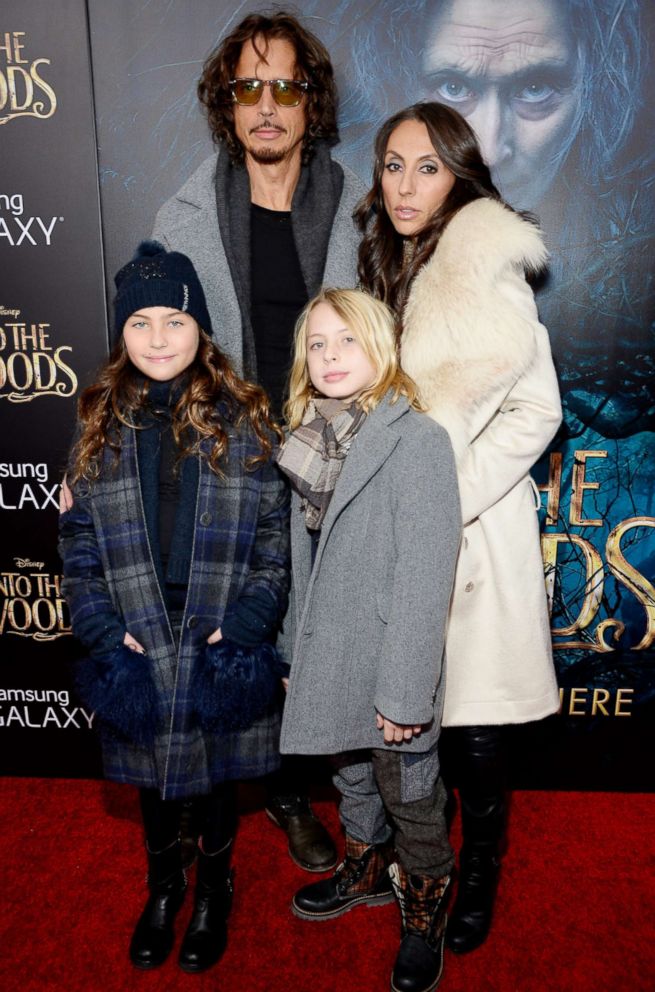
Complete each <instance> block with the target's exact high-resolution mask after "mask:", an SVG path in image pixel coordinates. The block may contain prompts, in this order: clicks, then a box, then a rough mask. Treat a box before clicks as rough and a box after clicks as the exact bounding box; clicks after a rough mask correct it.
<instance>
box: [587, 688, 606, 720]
mask: <svg viewBox="0 0 655 992" xmlns="http://www.w3.org/2000/svg"><path fill="white" fill-rule="evenodd" d="M609 698H610V693H609V689H594V694H593V696H592V701H591V715H592V716H596V713H597V712H598V711H599V710H600V712H601V713H602V714H603V716H609V713H608V712H607V710H606V709H605V705H604V704H605V703H606V702H607V700H608V699H609Z"/></svg>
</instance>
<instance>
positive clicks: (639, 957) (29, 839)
mask: <svg viewBox="0 0 655 992" xmlns="http://www.w3.org/2000/svg"><path fill="white" fill-rule="evenodd" d="M249 802H250V803H251V804H252V795H251V794H246V795H245V796H244V804H245V805H244V808H245V812H244V815H243V817H242V820H241V827H240V833H239V836H238V839H237V845H236V853H235V866H236V893H235V907H234V912H233V915H232V918H231V931H230V934H231V939H230V944H229V947H228V950H227V953H226V955H225V957H224V959H223V961H222V962H221V963H220V964H219V965H218V966H217V967H216V968H214V969H212V970H211V971H209V972H206V973H205V974H203V975H199V976H193V975H186V974H184V973H183V972H182V971H180V970H179V969H178V967H177V964H176V962H175V958H174V956H172V957H171V959H170V960H169V961H168V962H167V963H166V964H165V965H164V966H163V967H162V968H160V969H158V970H156V971H154V972H138V971H136V970H134V969H133V968H132V967H131V965H130V963H129V961H128V958H127V946H128V942H129V938H130V933H131V928H132V926H133V924H134V922H135V920H136V917H137V916H138V913H139V911H140V908H141V905H142V903H143V901H144V899H145V891H146V890H145V885H144V872H145V867H144V861H143V857H142V852H141V834H140V827H139V822H138V812H137V803H136V792H135V790H132V789H130V788H127V787H123V786H115V785H110V784H105V783H100V782H93V781H79V782H78V781H61V780H45V779H44V780H41V779H39V780H35V779H3V780H2V794H1V798H0V817H1V823H2V835H1V838H0V845H1V847H2V864H3V865H4V872H3V876H4V877H3V882H2V891H3V894H2V902H3V910H2V920H1V932H0V946H1V947H2V961H1V963H0V989H2V990H3V992H14V990H20V992H36V990H39V992H42V990H48V992H81V990H84V992H89V990H90V992H98V990H101V992H122V990H139V992H140V990H143V992H149V990H157V992H166V990H169V989H175V990H180V992H187V990H189V992H209V990H211V992H221V990H222V992H351V990H352V992H355V990H356V992H381V990H387V989H388V988H389V973H390V969H391V966H392V964H393V960H394V956H395V951H396V947H397V940H398V926H399V923H398V913H397V909H396V907H395V905H392V906H385V907H381V908H376V909H368V908H360V909H358V910H355V911H353V912H351V913H349V914H347V915H345V916H343V917H342V918H341V919H339V920H336V921H334V922H332V923H320V924H312V923H305V922H303V921H300V920H297V919H295V918H294V917H293V916H292V915H291V913H290V912H289V910H288V905H289V900H290V898H291V895H292V893H293V892H294V890H295V889H296V888H297V887H298V886H299V885H301V884H304V883H305V882H306V881H307V880H308V879H309V878H310V876H308V875H307V874H306V873H304V872H302V871H300V869H298V868H296V867H295V866H294V865H293V864H292V862H291V861H290V860H289V858H288V857H287V855H286V851H285V849H286V844H285V838H284V835H283V834H282V832H281V831H279V830H278V829H277V828H276V827H274V826H273V825H272V824H271V823H270V822H269V821H268V820H267V818H266V817H265V815H264V814H263V813H262V812H261V811H260V810H254V811H252V810H250V811H248V809H247V805H248V803H249ZM317 805H318V808H319V810H320V811H321V814H322V815H323V816H324V817H325V819H326V820H327V821H328V822H329V823H330V825H331V826H332V827H333V828H335V829H336V827H337V817H336V811H335V809H334V805H333V803H332V802H331V801H325V802H322V803H319V804H317ZM654 811H655V796H652V795H630V794H606V793H602V794H601V793H586V794H580V793H535V792H519V793H516V794H515V795H514V797H513V801H512V808H511V821H510V845H509V851H508V854H507V856H506V858H505V861H504V867H503V873H502V880H501V885H500V892H499V896H500V898H499V905H498V912H497V915H496V922H495V926H494V930H493V934H492V936H491V938H490V939H489V940H488V941H487V943H486V944H485V945H484V947H482V948H481V949H480V950H479V951H477V952H475V953H474V954H471V955H467V956H465V957H462V958H458V957H455V956H454V955H452V954H448V955H447V958H446V965H445V972H444V978H443V980H442V982H441V985H440V992H546V990H547V992H568V990H571V992H605V990H607V992H610V990H611V992H623V990H625V992H641V990H643V992H651V990H653V989H655V949H654V941H653V921H654V919H655V871H654V868H655V832H654V831H653V812H654ZM187 903H188V905H187V906H185V908H184V910H183V911H182V914H181V920H180V929H181V927H182V925H183V924H184V922H185V920H186V918H187V916H188V912H189V905H190V900H189V899H188V900H187Z"/></svg>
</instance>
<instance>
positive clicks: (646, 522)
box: [605, 517, 655, 651]
mask: <svg viewBox="0 0 655 992" xmlns="http://www.w3.org/2000/svg"><path fill="white" fill-rule="evenodd" d="M636 527H655V517H628V519H627V520H623V521H622V523H620V524H618V525H617V526H616V527H615V528H614V530H612V531H611V533H610V534H609V536H608V538H607V545H606V548H605V554H606V556H607V567H608V568H609V570H610V571H611V572H612V574H613V575H614V576H615V577H616V578H617V579H618V580H619V582H621V583H622V584H623V585H624V586H627V588H628V589H629V590H630V592H631V593H632V594H633V596H634V597H635V598H636V599H637V600H638V601H639V603H640V604H641V605H642V606H643V608H644V610H645V611H646V632H645V634H644V636H643V637H642V639H641V640H640V641H639V644H637V645H635V647H634V648H633V649H632V650H633V651H644V650H645V649H646V648H648V647H650V645H651V644H652V643H653V641H655V588H654V587H653V586H652V584H651V583H650V582H649V581H648V579H646V578H645V577H644V576H643V575H642V574H641V572H638V571H637V569H636V568H634V566H633V565H630V563H629V562H628V561H626V559H625V557H624V555H623V552H622V551H621V539H622V538H623V537H624V536H625V534H627V533H628V531H630V530H632V529H633V528H636Z"/></svg>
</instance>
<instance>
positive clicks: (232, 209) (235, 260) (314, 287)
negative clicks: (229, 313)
mask: <svg viewBox="0 0 655 992" xmlns="http://www.w3.org/2000/svg"><path fill="white" fill-rule="evenodd" d="M343 182H344V175H343V169H342V168H341V166H340V165H339V163H338V162H335V161H334V160H333V159H332V158H331V156H330V150H329V147H328V146H327V144H326V143H325V142H317V144H316V149H315V151H314V154H313V156H312V158H311V160H310V162H309V164H308V165H303V167H302V169H301V170H300V178H299V180H298V185H297V186H296V189H295V192H294V194H293V200H292V203H291V226H292V230H293V237H294V241H295V244H296V251H297V252H298V260H299V262H300V269H301V271H302V274H303V279H304V281H305V287H306V289H307V298H308V299H311V297H313V296H315V295H316V293H318V291H319V290H320V288H321V286H322V283H323V273H324V272H325V263H326V260H327V252H328V245H329V242H330V235H331V233H332V224H333V223H334V217H335V214H336V212H337V209H338V207H339V201H340V199H341V193H342V191H343ZM216 210H217V213H218V226H219V230H220V232H221V240H222V242H223V247H224V249H225V254H226V256H227V261H228V265H229V266H230V274H231V276H232V281H233V283H234V288H235V291H236V295H237V299H238V301H239V308H240V310H241V324H242V328H243V369H244V372H243V374H244V377H245V378H247V379H256V378H257V360H256V357H255V338H254V335H253V332H252V325H251V322H250V308H251V303H250V255H251V252H250V180H249V177H248V171H247V169H246V167H245V165H232V163H231V162H230V159H229V156H228V155H227V154H226V153H224V152H221V154H220V155H219V156H218V163H217V166H216ZM216 333H219V334H220V329H219V328H217V329H216Z"/></svg>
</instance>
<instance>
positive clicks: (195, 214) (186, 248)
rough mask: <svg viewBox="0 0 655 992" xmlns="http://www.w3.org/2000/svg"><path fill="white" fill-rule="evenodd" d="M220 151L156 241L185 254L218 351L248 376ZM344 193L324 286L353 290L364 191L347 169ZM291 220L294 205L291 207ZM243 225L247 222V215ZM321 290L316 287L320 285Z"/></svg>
mask: <svg viewBox="0 0 655 992" xmlns="http://www.w3.org/2000/svg"><path fill="white" fill-rule="evenodd" d="M225 154H226V153H225V151H223V150H222V151H219V152H218V154H215V155H212V156H211V157H210V158H208V159H205V161H204V162H203V163H202V165H200V166H199V168H198V169H197V170H196V171H195V172H194V173H193V175H192V176H191V177H190V178H189V179H188V180H187V182H186V183H185V184H184V186H182V188H181V189H180V190H178V192H177V193H176V194H175V196H173V197H171V199H170V200H168V202H167V203H165V204H164V205H163V206H162V208H161V209H160V211H159V213H158V214H157V217H156V219H155V226H154V230H153V237H154V238H156V239H157V241H161V243H162V244H163V245H164V246H165V247H166V248H168V249H169V250H171V251H180V252H183V253H184V254H185V255H188V257H189V258H190V259H191V261H192V262H193V264H194V266H195V269H196V272H197V273H198V278H199V279H200V282H201V283H202V286H203V288H204V290H205V297H206V299H207V309H208V310H209V315H210V317H211V320H212V326H213V330H214V336H215V338H216V341H217V343H218V345H219V347H220V348H221V349H222V350H223V351H224V352H225V353H226V354H227V355H228V357H229V358H230V359H231V361H232V363H233V365H234V368H235V369H236V371H237V372H238V373H239V375H243V374H244V328H243V321H242V315H241V308H240V306H239V299H238V297H237V291H236V288H235V285H234V281H233V279H232V275H231V272H230V266H229V263H228V259H227V255H226V252H225V247H224V245H223V241H222V239H221V230H220V228H219V223H218V213H217V207H216V183H215V177H216V167H217V162H218V156H219V155H225ZM341 168H342V169H343V173H344V181H343V190H342V193H341V198H340V200H339V204H338V207H337V211H336V214H335V216H334V221H333V223H332V231H331V234H330V240H329V244H328V251H327V258H326V262H325V269H324V272H323V280H322V282H323V285H325V286H338V287H348V288H349V287H352V286H354V285H355V283H356V281H357V249H358V246H359V240H360V236H359V234H358V232H357V230H356V228H355V224H354V222H353V219H352V212H353V210H354V208H355V204H356V203H357V201H358V200H359V199H360V198H361V197H362V196H363V195H364V194H365V192H366V187H365V186H364V184H363V183H362V182H361V180H360V179H358V177H357V176H356V175H355V174H354V173H353V172H351V171H350V170H349V169H347V168H345V166H342V167H341ZM291 212H292V216H293V207H292V211H291ZM243 223H249V219H248V217H247V216H246V217H245V218H244V219H243ZM316 289H318V287H316Z"/></svg>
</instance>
